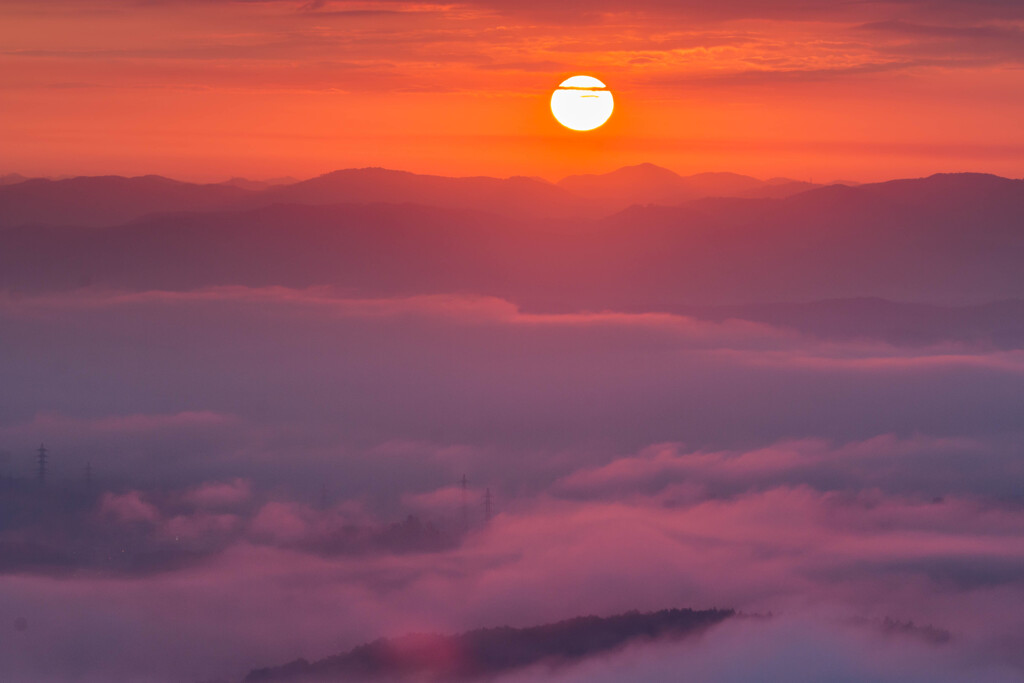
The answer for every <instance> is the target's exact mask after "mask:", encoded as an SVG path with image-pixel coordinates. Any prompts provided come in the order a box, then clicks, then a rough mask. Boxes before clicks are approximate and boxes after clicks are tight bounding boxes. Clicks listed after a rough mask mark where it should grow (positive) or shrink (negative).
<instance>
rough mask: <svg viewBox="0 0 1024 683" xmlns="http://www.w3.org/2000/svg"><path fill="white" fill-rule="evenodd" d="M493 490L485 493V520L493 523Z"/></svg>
mask: <svg viewBox="0 0 1024 683" xmlns="http://www.w3.org/2000/svg"><path fill="white" fill-rule="evenodd" d="M491 512H492V511H491V489H489V488H488V489H487V491H485V492H484V520H486V521H488V522H490V521H491V516H492V515H491Z"/></svg>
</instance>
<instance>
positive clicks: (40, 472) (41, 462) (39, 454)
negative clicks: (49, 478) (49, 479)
mask: <svg viewBox="0 0 1024 683" xmlns="http://www.w3.org/2000/svg"><path fill="white" fill-rule="evenodd" d="M47 452H48V451H47V450H46V446H44V445H43V444H39V450H38V451H36V466H37V468H38V469H37V470H36V477H37V478H38V480H39V483H40V484H45V483H46V471H47V462H48V460H49V458H48V457H47V455H46V454H47Z"/></svg>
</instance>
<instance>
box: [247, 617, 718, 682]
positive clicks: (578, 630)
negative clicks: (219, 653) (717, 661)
mask: <svg viewBox="0 0 1024 683" xmlns="http://www.w3.org/2000/svg"><path fill="white" fill-rule="evenodd" d="M734 614H735V613H734V612H733V611H732V610H718V609H711V610H702V611H694V610H690V609H670V610H662V611H660V612H653V613H647V614H641V613H638V612H629V613H627V614H620V615H617V616H613V617H594V616H590V617H577V618H575V619H569V620H566V621H560V622H557V623H554V624H546V625H543V626H533V627H529V628H509V627H507V626H506V627H501V628H489V629H480V630H476V631H468V632H466V633H461V634H459V635H454V636H442V635H409V636H403V637H401V638H390V639H388V638H382V639H380V640H376V641H374V642H372V643H368V644H366V645H360V646H359V647H356V648H354V649H352V650H350V651H348V652H346V653H344V654H340V655H336V656H334V657H328V658H327V659H322V660H320V661H317V662H308V661H306V660H304V659H298V660H295V661H293V662H290V663H288V664H285V665H283V666H278V667H270V668H264V669H255V670H253V671H251V672H250V673H249V675H248V676H246V678H245V681H246V683H258V682H260V681H289V682H292V681H295V682H298V681H306V682H308V681H400V680H434V681H454V680H469V679H477V678H492V677H494V676H497V675H499V674H502V673H506V672H509V671H514V670H516V669H520V668H523V667H526V666H530V665H532V664H538V663H542V662H543V663H548V664H551V665H564V664H570V663H573V662H577V661H580V660H582V659H584V658H586V657H590V656H593V655H598V654H602V653H607V652H610V651H613V650H615V649H617V648H620V647H623V646H625V645H627V644H629V643H634V642H641V641H652V640H657V639H666V638H682V637H686V636H693V635H696V634H698V633H701V632H703V631H705V630H707V629H709V628H711V627H712V626H714V625H715V624H718V623H720V622H722V621H724V620H726V619H728V618H730V617H732V616H734Z"/></svg>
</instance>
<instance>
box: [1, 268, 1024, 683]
mask: <svg viewBox="0 0 1024 683" xmlns="http://www.w3.org/2000/svg"><path fill="white" fill-rule="evenodd" d="M823 307H824V308H825V309H826V310H827V309H828V307H827V306H825V305H823ZM709 317H711V316H705V317H704V319H698V318H696V317H688V316H683V315H677V314H663V313H648V314H635V313H633V314H631V313H615V312H607V313H564V314H537V313H529V312H524V311H522V310H521V309H519V308H518V307H517V306H516V305H515V304H512V303H510V302H508V301H504V300H501V299H496V298H489V297H478V296H468V295H465V296H455V295H445V296H415V297H399V298H370V299H367V298H358V297H356V298H354V297H352V296H349V295H346V294H345V293H344V292H339V291H336V290H331V289H323V288H315V289H285V288H263V289H258V288H257V289H253V288H245V287H223V288H212V289H202V290H196V291H191V292H160V291H147V292H111V291H102V290H96V289H94V288H90V289H86V290H82V291H78V292H73V293H63V294H45V295H44V294H40V295H12V294H8V295H6V296H5V297H4V298H3V300H2V301H0V320H2V326H3V330H4V344H5V352H4V354H3V356H2V357H0V377H2V378H3V384H4V387H5V391H4V392H3V394H2V396H0V444H2V448H0V449H2V450H4V451H6V454H5V455H4V456H3V457H2V461H0V468H2V472H3V477H4V487H5V488H4V498H3V500H4V506H5V507H4V510H5V514H4V517H3V522H2V527H0V544H2V547H3V548H4V554H3V562H2V567H0V569H2V571H4V572H5V573H4V575H3V577H2V581H0V604H2V605H3V615H2V616H3V619H4V621H5V622H6V623H7V624H8V626H7V627H6V628H8V629H9V631H8V635H7V636H6V637H4V638H2V639H0V667H2V673H3V676H4V677H5V678H8V679H12V680H29V681H52V680H84V681H106V680H112V679H132V678H141V679H146V680H154V681H165V680H166V681H172V680H210V679H215V678H218V677H224V678H226V679H228V680H235V679H237V678H240V677H241V676H243V675H244V674H245V672H246V671H249V670H250V669H252V668H253V667H257V666H261V665H266V664H273V663H283V662H287V661H291V660H293V659H295V658H297V657H304V658H306V659H309V660H315V659H320V658H323V657H326V656H329V655H332V654H336V653H338V652H342V651H344V650H346V649H349V648H351V647H354V646H356V645H358V644H360V643H364V642H368V641H371V640H373V639H375V638H377V637H381V636H400V635H401V634H404V633H414V632H421V633H422V632H428V633H458V632H461V631H466V630H471V629H475V628H482V627H497V626H503V625H509V626H516V627H526V626H532V625H536V624H542V623H548V622H552V621H558V620H561V619H566V618H571V617H574V616H578V615H581V614H598V615H609V614H615V613H621V612H625V611H629V610H632V609H639V610H643V611H655V610H660V609H664V608H666V607H693V608H695V609H704V608H711V607H721V608H732V609H736V610H740V611H743V612H747V613H759V614H767V613H772V614H773V615H774V617H773V619H771V620H769V621H768V622H765V623H762V622H758V623H752V624H749V625H748V624H743V625H736V626H731V625H723V626H722V628H721V630H715V631H714V632H712V633H709V634H708V636H707V638H702V639H700V640H699V641H697V644H682V643H679V644H664V645H645V646H638V647H640V648H641V649H640V650H638V649H634V648H630V649H627V650H625V651H623V652H620V653H618V654H614V655H611V657H612V658H611V659H603V658H602V659H600V660H599V661H598V660H595V663H594V664H593V666H594V667H597V668H587V667H588V666H590V665H588V664H586V663H584V664H582V665H581V666H582V667H583V668H580V669H578V670H577V669H575V668H570V669H560V668H556V669H553V670H549V669H548V668H546V666H545V665H541V666H540V668H537V669H530V670H529V671H527V672H525V673H519V674H515V680H535V679H539V680H549V679H552V678H553V679H555V680H567V681H572V680H609V681H611V680H638V679H644V680H669V677H670V674H668V673H664V672H672V671H680V670H687V671H692V672H694V677H696V678H697V679H698V680H716V681H717V680H722V681H729V680H737V681H738V680H744V672H747V674H749V672H750V671H751V670H752V669H751V668H750V667H753V669H754V670H766V671H772V672H776V673H775V674H773V675H776V676H778V677H782V678H789V679H792V680H816V679H818V680H820V679H821V678H823V677H824V678H828V677H830V676H832V677H834V676H835V675H838V673H837V672H851V671H852V672H854V673H855V674H856V677H857V678H858V680H885V681H888V680H892V681H896V680H963V679H965V678H966V679H970V680H979V681H987V680H992V681H1001V680H1013V678H1014V677H1019V676H1020V672H1021V671H1022V670H1024V668H1022V667H1024V661H1022V660H1021V659H1020V654H1019V653H1020V652H1021V651H1024V648H1022V645H1024V643H1022V642H1021V640H1020V638H1019V636H1018V635H1017V634H1020V633H1022V632H1024V631H1022V630H1021V626H1022V625H1024V624H1022V622H1021V617H1020V614H1019V611H1018V610H1016V609H1015V606H1016V605H1019V604H1020V603H1021V601H1022V600H1024V542H1022V541H1024V539H1022V537H1021V529H1022V528H1024V506H1022V500H1021V492H1020V482H1021V481H1022V480H1024V471H1022V461H1021V458H1020V452H1021V448H1022V446H1024V438H1022V436H1024V435H1022V434H1021V431H1020V420H1019V405H1020V397H1021V395H1022V393H1024V355H1022V352H1021V351H1019V350H1017V349H1015V348H1014V347H1013V346H1012V345H1010V346H1009V347H1007V346H1006V345H999V344H994V343H992V340H991V339H990V338H987V337H984V336H981V337H978V336H976V335H975V336H972V335H971V334H966V333H964V331H963V329H960V328H957V329H959V331H957V330H956V329H953V328H950V332H949V333H948V334H945V335H944V334H938V336H936V335H935V334H933V335H932V337H931V338H929V339H926V340H924V341H922V340H920V339H917V340H914V341H913V343H897V342H896V341H894V340H893V339H892V338H887V336H886V335H881V334H876V335H875V336H874V337H872V336H871V334H869V333H865V334H864V335H859V336H857V335H832V334H821V333H820V330H817V331H816V330H810V329H806V328H805V329H804V330H803V331H801V329H799V328H797V327H792V326H781V325H779V326H776V325H774V324H769V323H766V322H764V321H763V320H762V321H747V320H742V319H737V318H734V317H725V318H722V319H709ZM751 317H753V316H751ZM762 317H763V316H762ZM951 325H953V327H955V325H954V324H953V323H951ZM869 327H870V326H869ZM882 327H884V326H882ZM940 331H941V330H940ZM944 336H945V337H946V338H945V339H944V338H943V337H944ZM41 441H42V442H45V444H46V446H47V448H48V449H49V463H48V464H49V469H48V477H47V482H46V484H45V486H43V487H40V486H39V485H38V484H37V482H36V481H35V480H34V477H35V476H36V472H35V466H36V464H35V461H34V460H33V455H34V452H35V450H36V449H37V448H38V446H39V443H40V442H41ZM87 464H88V465H89V466H90V467H91V479H90V480H87V478H86V467H87ZM464 474H465V475H466V477H467V480H468V484H467V486H466V488H465V489H463V488H462V487H461V485H460V479H461V477H462V475H464ZM488 489H489V491H490V495H491V501H492V503H491V513H492V514H491V519H490V520H488V519H486V510H485V507H484V499H485V495H486V494H487V490H488ZM26 501H28V502H26ZM464 501H465V503H464ZM464 505H465V507H464ZM464 510H465V513H464V512H463V511H464ZM8 513H10V514H8ZM464 515H465V516H464ZM894 625H895V626H894ZM936 634H940V635H938V636H936ZM943 634H944V635H943ZM808 642H810V643H813V644H814V646H813V647H812V650H813V651H814V652H815V653H816V654H815V656H814V657H813V658H812V659H810V660H808V659H807V658H805V657H796V656H783V653H787V652H788V653H794V652H796V651H797V650H799V651H801V652H802V651H804V650H805V649H806V648H807V645H806V644H807V643H808ZM641 651H642V654H641ZM659 672H661V673H659ZM659 677H660V678H659Z"/></svg>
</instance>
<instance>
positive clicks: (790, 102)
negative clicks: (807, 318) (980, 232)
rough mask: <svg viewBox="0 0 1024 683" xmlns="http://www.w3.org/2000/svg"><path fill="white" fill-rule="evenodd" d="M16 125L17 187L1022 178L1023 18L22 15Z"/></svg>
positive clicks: (362, 9) (661, 4)
mask: <svg viewBox="0 0 1024 683" xmlns="http://www.w3.org/2000/svg"><path fill="white" fill-rule="evenodd" d="M575 73H585V74H592V75H595V76H597V77H599V78H601V79H602V80H603V81H604V82H605V83H607V84H608V85H609V87H610V88H611V89H612V91H613V92H614V94H615V97H616V112H615V115H614V116H613V117H612V119H611V120H610V121H609V123H608V124H606V125H605V126H604V127H603V128H601V129H599V130H597V131H593V132H590V133H576V132H573V131H569V130H566V129H563V128H561V127H560V126H559V125H558V124H557V123H556V122H555V120H554V119H553V118H552V116H551V114H550V111H549V109H548V99H549V97H550V93H551V91H552V89H553V88H554V87H556V86H557V85H558V83H559V82H561V81H562V80H563V79H564V78H566V77H567V76H570V75H572V74H575ZM0 100H2V106H0V131H2V132H0V174H3V173H14V172H17V173H22V174H25V175H67V174H107V173H116V174H125V175H138V174H145V173H159V174H163V175H168V176H172V177H177V178H182V179H189V180H204V181H218V180H223V179H226V178H228V177H230V176H246V177H251V178H266V177H274V176H281V175H292V176H295V177H300V178H301V177H309V176H313V175H317V174H320V173H324V172H327V171H330V170H334V169H337V168H347V167H360V166H385V167H391V168H402V169H405V170H411V171H417V172H425V173H439V174H451V175H472V174H489V175H501V176H506V175H514V174H522V175H538V176H543V177H546V178H550V179H557V178H559V177H561V176H563V175H565V174H568V173H577V172H603V171H608V170H611V169H613V168H615V167H617V166H621V165H625V164H635V163H639V162H643V161H649V162H653V163H657V164H661V165H664V166H666V167H669V168H671V169H673V170H675V171H677V172H680V173H696V172H701V171H726V170H728V171H734V172H740V173H748V174H751V175H756V176H760V177H771V176H776V175H785V176H790V177H794V178H797V179H801V180H815V181H817V182H822V181H831V180H837V179H851V180H876V179H883V178H893V177H907V176H921V175H928V174H931V173H934V172H940V171H965V170H970V171H985V172H992V173H998V174H1001V175H1005V176H1010V177H1020V176H1022V175H1024V162H1022V161H1021V159H1024V125H1021V121H1024V3H1020V2H1018V1H1017V0H896V1H893V2H877V3H876V2H860V1H851V2H836V1H834V0H800V1H797V0H784V1H780V2H771V3H765V2H762V1H761V0H717V1H715V2H706V1H704V0H702V1H700V2H697V1H695V0H680V1H670V0H632V1H630V2H624V1H620V0H597V1H596V2H555V3H552V2H540V1H539V0H522V1H515V2H513V1H510V0H467V1H466V2H461V3H437V4H432V3H430V2H401V1H395V2H390V1H383V2H372V1H371V2H331V1H330V0H313V1H311V2H310V1H307V0H298V1H295V0H268V1H262V2H261V1H248V2H232V1H226V0H225V1H220V0H146V1H144V0H52V1H49V2H46V3H40V2H38V1H37V0H0Z"/></svg>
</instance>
